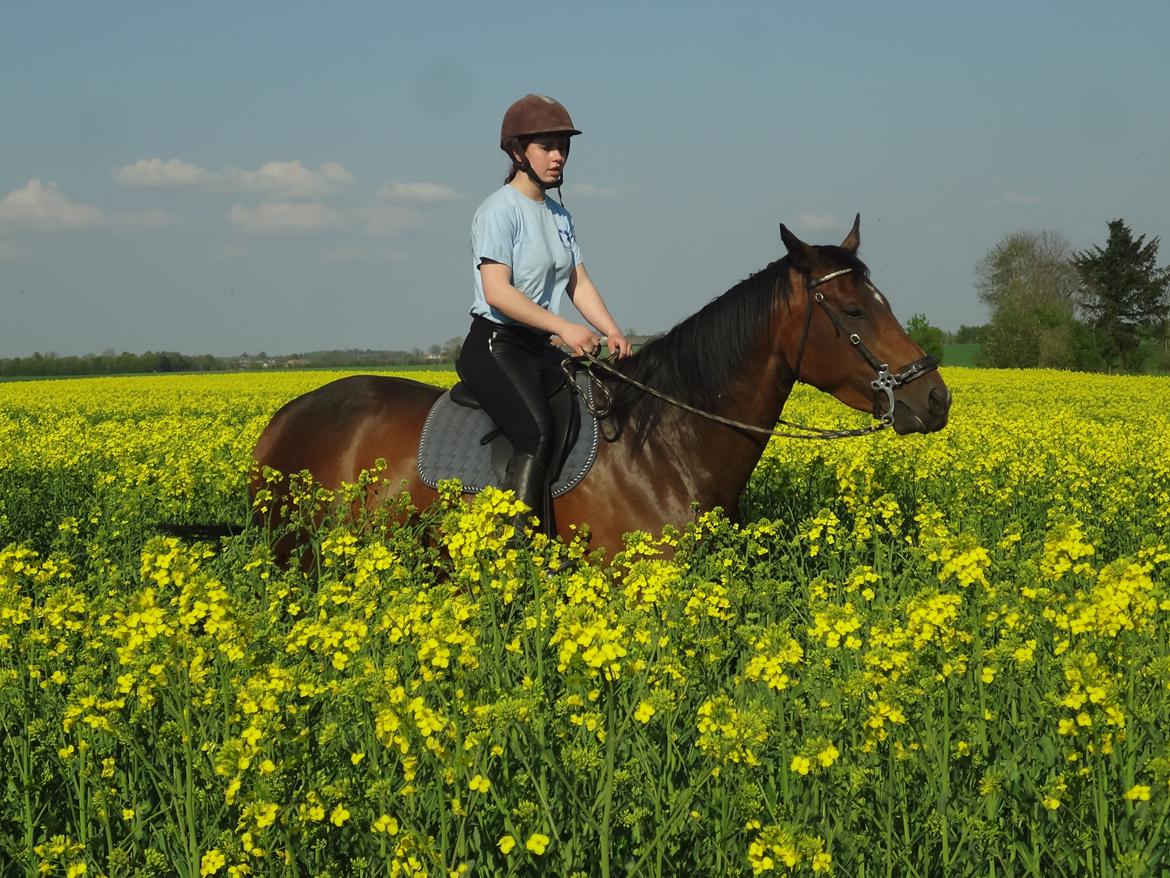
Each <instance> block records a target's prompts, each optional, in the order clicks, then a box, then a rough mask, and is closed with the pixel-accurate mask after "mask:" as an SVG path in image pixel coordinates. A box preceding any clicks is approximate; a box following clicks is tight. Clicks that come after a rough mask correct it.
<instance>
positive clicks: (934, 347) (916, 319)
mask: <svg viewBox="0 0 1170 878" xmlns="http://www.w3.org/2000/svg"><path fill="white" fill-rule="evenodd" d="M906 334H907V335H908V336H910V339H911V340H912V341H913V342H914V343H915V344H916V345H918V346H919V347H920V348H922V351H923V353H925V354H926V355H927V356H929V357H934V358H935V359H937V360H938V361H939V362H940V363H941V362H942V359H943V343H944V342H945V341H946V334H945V333H944V332H943V331H942V330H941V329H939V328H938V327H937V326H931V325H930V323H929V322H928V321H927V319H926V315H925V314H915V315H914V316H913V317H911V318H910V320H909V321H908V322H907V323H906Z"/></svg>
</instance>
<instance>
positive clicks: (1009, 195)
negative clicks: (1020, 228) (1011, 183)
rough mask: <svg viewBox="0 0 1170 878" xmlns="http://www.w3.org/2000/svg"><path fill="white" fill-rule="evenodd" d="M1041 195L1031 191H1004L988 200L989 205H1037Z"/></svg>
mask: <svg viewBox="0 0 1170 878" xmlns="http://www.w3.org/2000/svg"><path fill="white" fill-rule="evenodd" d="M1038 204H1040V196H1039V195H1034V194H1032V193H1030V192H1004V193H1001V194H1000V195H997V196H995V197H994V198H992V199H991V200H990V201H988V202H987V205H988V206H989V207H1035V206H1036V205H1038Z"/></svg>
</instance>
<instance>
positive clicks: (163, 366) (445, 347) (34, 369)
mask: <svg viewBox="0 0 1170 878" xmlns="http://www.w3.org/2000/svg"><path fill="white" fill-rule="evenodd" d="M462 341H463V340H462V339H461V338H458V339H450V340H449V341H447V342H446V343H444V344H442V345H437V344H436V345H431V346H430V347H429V348H428V349H427V350H426V351H423V350H422V349H420V348H414V349H413V350H410V351H375V350H356V349H353V350H332V351H311V352H308V353H296V354H280V355H271V356H270V355H269V354H267V353H265V352H263V351H261V352H260V353H258V354H249V353H243V354H240V355H238V356H234V357H216V356H212V355H211V354H200V355H196V356H189V355H187V354H180V353H177V352H175V351H158V352H155V351H147V352H146V353H143V354H132V353H127V352H125V351H123V352H122V353H120V354H116V353H113V352H112V351H107V352H105V353H101V354H85V355H82V356H58V355H57V354H55V353H52V352H49V353H43V354H42V353H34V354H33V355H32V356H31V357H10V358H6V359H5V358H0V378H56V377H63V376H69V375H134V374H141V373H149V372H159V373H165V372H226V371H237V370H240V369H281V368H301V369H332V368H351V367H359V368H360V367H367V368H374V367H391V368H393V367H397V366H418V365H426V364H432V363H454V362H455V359H456V357H458V355H459V349H460V347H461V345H462Z"/></svg>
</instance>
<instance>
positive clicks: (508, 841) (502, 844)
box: [496, 835, 516, 856]
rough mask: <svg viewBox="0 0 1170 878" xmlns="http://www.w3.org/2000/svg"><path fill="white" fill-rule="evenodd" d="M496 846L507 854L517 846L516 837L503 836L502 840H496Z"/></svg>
mask: <svg viewBox="0 0 1170 878" xmlns="http://www.w3.org/2000/svg"><path fill="white" fill-rule="evenodd" d="M496 847H498V848H499V849H500V853H502V854H504V855H505V856H507V855H508V853H509V852H511V850H512V848H514V847H516V839H514V838H512V836H510V835H505V836H501V838H500V840H499V841H497V842H496Z"/></svg>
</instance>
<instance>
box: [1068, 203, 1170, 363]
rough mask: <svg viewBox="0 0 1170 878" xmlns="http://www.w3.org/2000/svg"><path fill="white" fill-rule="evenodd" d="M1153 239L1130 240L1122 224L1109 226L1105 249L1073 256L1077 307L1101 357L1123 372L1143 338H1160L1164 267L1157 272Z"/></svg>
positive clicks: (1169, 301) (1169, 279)
mask: <svg viewBox="0 0 1170 878" xmlns="http://www.w3.org/2000/svg"><path fill="white" fill-rule="evenodd" d="M1158 244H1159V239H1158V238H1153V239H1151V240H1150V241H1146V237H1145V235H1138V236H1137V237H1136V238H1135V237H1134V235H1133V232H1132V231H1131V230H1130V228H1129V226H1127V225H1126V224H1125V221H1124V220H1120V219H1116V220H1113V221H1112V222H1110V223H1109V240H1108V241H1107V242H1106V244H1105V247H1104V248H1101V247H1100V246H1094V247H1092V248H1091V249H1089V250H1082V251H1081V252H1079V253H1077V254H1076V255H1075V256H1074V257H1073V265H1075V266H1076V269H1077V272H1078V273H1079V274H1080V276H1081V282H1082V285H1083V286H1082V298H1081V307H1082V308H1083V309H1084V311H1085V314H1086V315H1087V316H1088V318H1089V321H1090V322H1091V323H1092V325H1093V326H1094V328H1095V329H1096V330H1097V332H1098V334H1099V336H1100V337H1101V338H1102V340H1103V341H1105V343H1106V355H1107V356H1108V358H1109V359H1110V360H1112V361H1113V362H1114V363H1116V364H1117V365H1119V366H1120V367H1121V368H1123V369H1128V368H1134V367H1136V366H1138V365H1140V364H1138V363H1137V362H1136V359H1135V354H1136V353H1137V349H1138V345H1139V344H1140V342H1141V340H1142V338H1143V337H1150V336H1153V335H1156V334H1158V333H1160V332H1161V331H1162V330H1163V329H1164V327H1165V323H1166V318H1167V315H1168V314H1170V297H1168V295H1167V288H1168V287H1170V268H1158V267H1157V265H1156V261H1157V258H1158Z"/></svg>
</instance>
